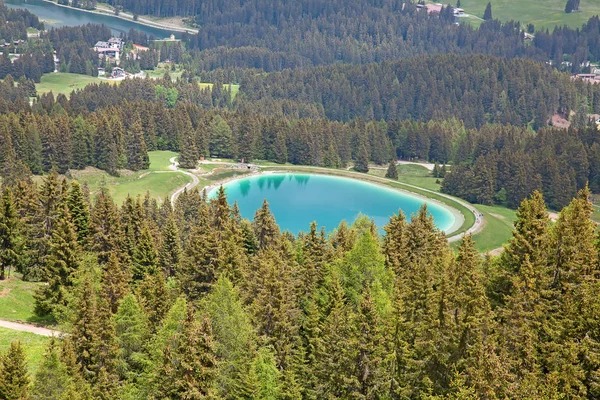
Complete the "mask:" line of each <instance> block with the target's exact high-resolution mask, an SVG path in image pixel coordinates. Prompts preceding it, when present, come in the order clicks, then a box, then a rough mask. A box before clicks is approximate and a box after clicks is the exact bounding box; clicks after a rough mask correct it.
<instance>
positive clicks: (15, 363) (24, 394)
mask: <svg viewBox="0 0 600 400" xmlns="http://www.w3.org/2000/svg"><path fill="white" fill-rule="evenodd" d="M28 386H29V377H28V376H27V363H26V361H25V352H24V351H23V348H22V346H21V342H20V341H14V342H11V343H10V347H9V348H8V350H7V352H6V353H5V354H3V355H2V356H1V357H0V399H6V400H23V399H28V398H29V393H28V392H29V387H28Z"/></svg>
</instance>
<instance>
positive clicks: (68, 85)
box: [35, 72, 119, 96]
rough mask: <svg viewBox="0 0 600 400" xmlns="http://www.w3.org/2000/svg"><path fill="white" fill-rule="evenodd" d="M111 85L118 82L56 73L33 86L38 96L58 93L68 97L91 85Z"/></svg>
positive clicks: (43, 77) (45, 76)
mask: <svg viewBox="0 0 600 400" xmlns="http://www.w3.org/2000/svg"><path fill="white" fill-rule="evenodd" d="M101 82H104V83H111V84H118V83H119V81H110V82H109V81H106V80H103V79H100V78H96V77H93V76H89V75H79V74H69V73H66V72H56V73H51V74H45V75H43V76H42V79H41V82H40V83H37V84H36V85H35V88H36V90H37V92H38V93H39V94H42V93H48V92H50V91H52V93H54V95H55V96H56V95H57V94H59V93H62V94H64V95H67V96H68V95H70V94H71V92H72V91H74V90H77V89H83V88H84V87H86V86H87V85H89V84H91V83H101Z"/></svg>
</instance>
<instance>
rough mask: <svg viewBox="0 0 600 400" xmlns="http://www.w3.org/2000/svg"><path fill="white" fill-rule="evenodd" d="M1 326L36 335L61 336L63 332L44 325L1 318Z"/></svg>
mask: <svg viewBox="0 0 600 400" xmlns="http://www.w3.org/2000/svg"><path fill="white" fill-rule="evenodd" d="M0 327H2V328H6V329H12V330H14V331H20V332H29V333H35V334H36V335H42V336H60V335H62V332H59V331H55V330H52V329H48V328H42V327H40V326H36V325H30V324H23V323H20V322H11V321H4V320H1V319H0Z"/></svg>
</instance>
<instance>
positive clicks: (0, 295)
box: [0, 274, 51, 325]
mask: <svg viewBox="0 0 600 400" xmlns="http://www.w3.org/2000/svg"><path fill="white" fill-rule="evenodd" d="M41 285H43V283H38V282H25V281H23V280H21V278H20V276H19V275H18V274H11V276H10V279H7V280H4V281H0V319H3V320H6V321H20V322H28V323H34V324H42V325H44V324H48V323H49V322H50V321H51V319H50V318H40V317H38V316H37V315H35V314H34V313H33V307H34V303H35V301H34V299H33V294H34V293H35V291H36V290H37V288H39V287H40V286H41Z"/></svg>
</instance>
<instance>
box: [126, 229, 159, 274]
mask: <svg viewBox="0 0 600 400" xmlns="http://www.w3.org/2000/svg"><path fill="white" fill-rule="evenodd" d="M157 270H158V253H157V251H156V247H155V245H154V240H153V239H152V234H151V233H150V229H149V228H148V225H147V224H144V227H143V228H142V230H141V232H140V236H139V240H138V243H137V246H136V247H135V249H134V251H133V266H132V272H133V280H136V281H139V280H142V279H144V276H145V275H146V274H156V272H157Z"/></svg>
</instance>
